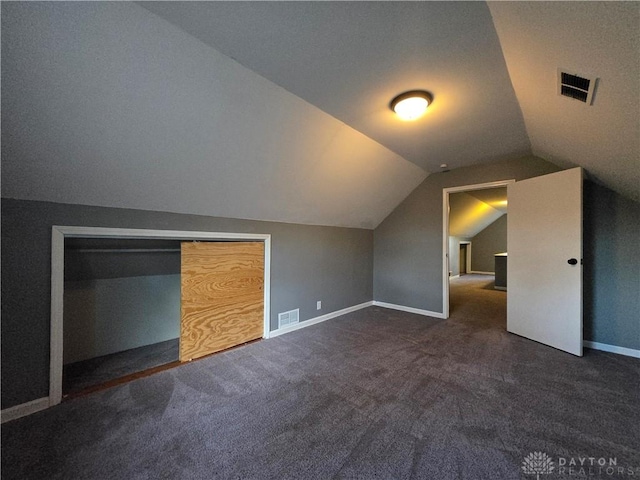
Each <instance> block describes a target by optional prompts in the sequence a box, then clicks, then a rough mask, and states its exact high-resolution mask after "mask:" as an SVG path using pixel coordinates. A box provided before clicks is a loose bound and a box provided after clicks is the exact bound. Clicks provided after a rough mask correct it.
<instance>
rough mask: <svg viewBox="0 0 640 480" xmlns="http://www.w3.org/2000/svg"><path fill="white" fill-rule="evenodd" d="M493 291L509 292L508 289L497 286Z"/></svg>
mask: <svg viewBox="0 0 640 480" xmlns="http://www.w3.org/2000/svg"><path fill="white" fill-rule="evenodd" d="M493 289H494V290H501V291H503V292H506V291H507V287H496V286H495V285H494V287H493Z"/></svg>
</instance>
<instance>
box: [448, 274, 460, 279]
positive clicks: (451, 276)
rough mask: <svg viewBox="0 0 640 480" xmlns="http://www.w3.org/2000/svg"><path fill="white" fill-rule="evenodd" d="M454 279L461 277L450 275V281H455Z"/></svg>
mask: <svg viewBox="0 0 640 480" xmlns="http://www.w3.org/2000/svg"><path fill="white" fill-rule="evenodd" d="M454 278H460V275H450V276H449V280H453V279H454Z"/></svg>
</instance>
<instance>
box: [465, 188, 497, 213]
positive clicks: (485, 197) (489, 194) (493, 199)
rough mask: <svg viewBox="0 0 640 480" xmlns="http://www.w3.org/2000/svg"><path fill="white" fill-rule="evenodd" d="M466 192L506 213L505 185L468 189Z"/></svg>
mask: <svg viewBox="0 0 640 480" xmlns="http://www.w3.org/2000/svg"><path fill="white" fill-rule="evenodd" d="M466 193H468V194H469V195H471V196H472V197H475V198H477V199H478V200H480V201H481V202H484V203H486V204H487V205H489V206H490V207H492V208H495V209H496V210H499V211H501V212H502V213H507V187H499V188H485V189H482V190H470V191H468V192H466Z"/></svg>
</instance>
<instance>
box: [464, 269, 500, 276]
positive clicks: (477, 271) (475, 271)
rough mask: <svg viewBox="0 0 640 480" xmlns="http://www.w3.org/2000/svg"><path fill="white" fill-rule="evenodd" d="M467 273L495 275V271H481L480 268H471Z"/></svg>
mask: <svg viewBox="0 0 640 480" xmlns="http://www.w3.org/2000/svg"><path fill="white" fill-rule="evenodd" d="M469 273H477V274H480V275H495V274H496V272H481V271H480V270H472V271H470V272H469Z"/></svg>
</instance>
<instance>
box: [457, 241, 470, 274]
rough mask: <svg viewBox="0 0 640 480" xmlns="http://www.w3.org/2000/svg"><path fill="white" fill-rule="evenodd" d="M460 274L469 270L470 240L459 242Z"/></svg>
mask: <svg viewBox="0 0 640 480" xmlns="http://www.w3.org/2000/svg"><path fill="white" fill-rule="evenodd" d="M459 259H460V275H466V274H467V273H470V270H471V242H460V254H459Z"/></svg>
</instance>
